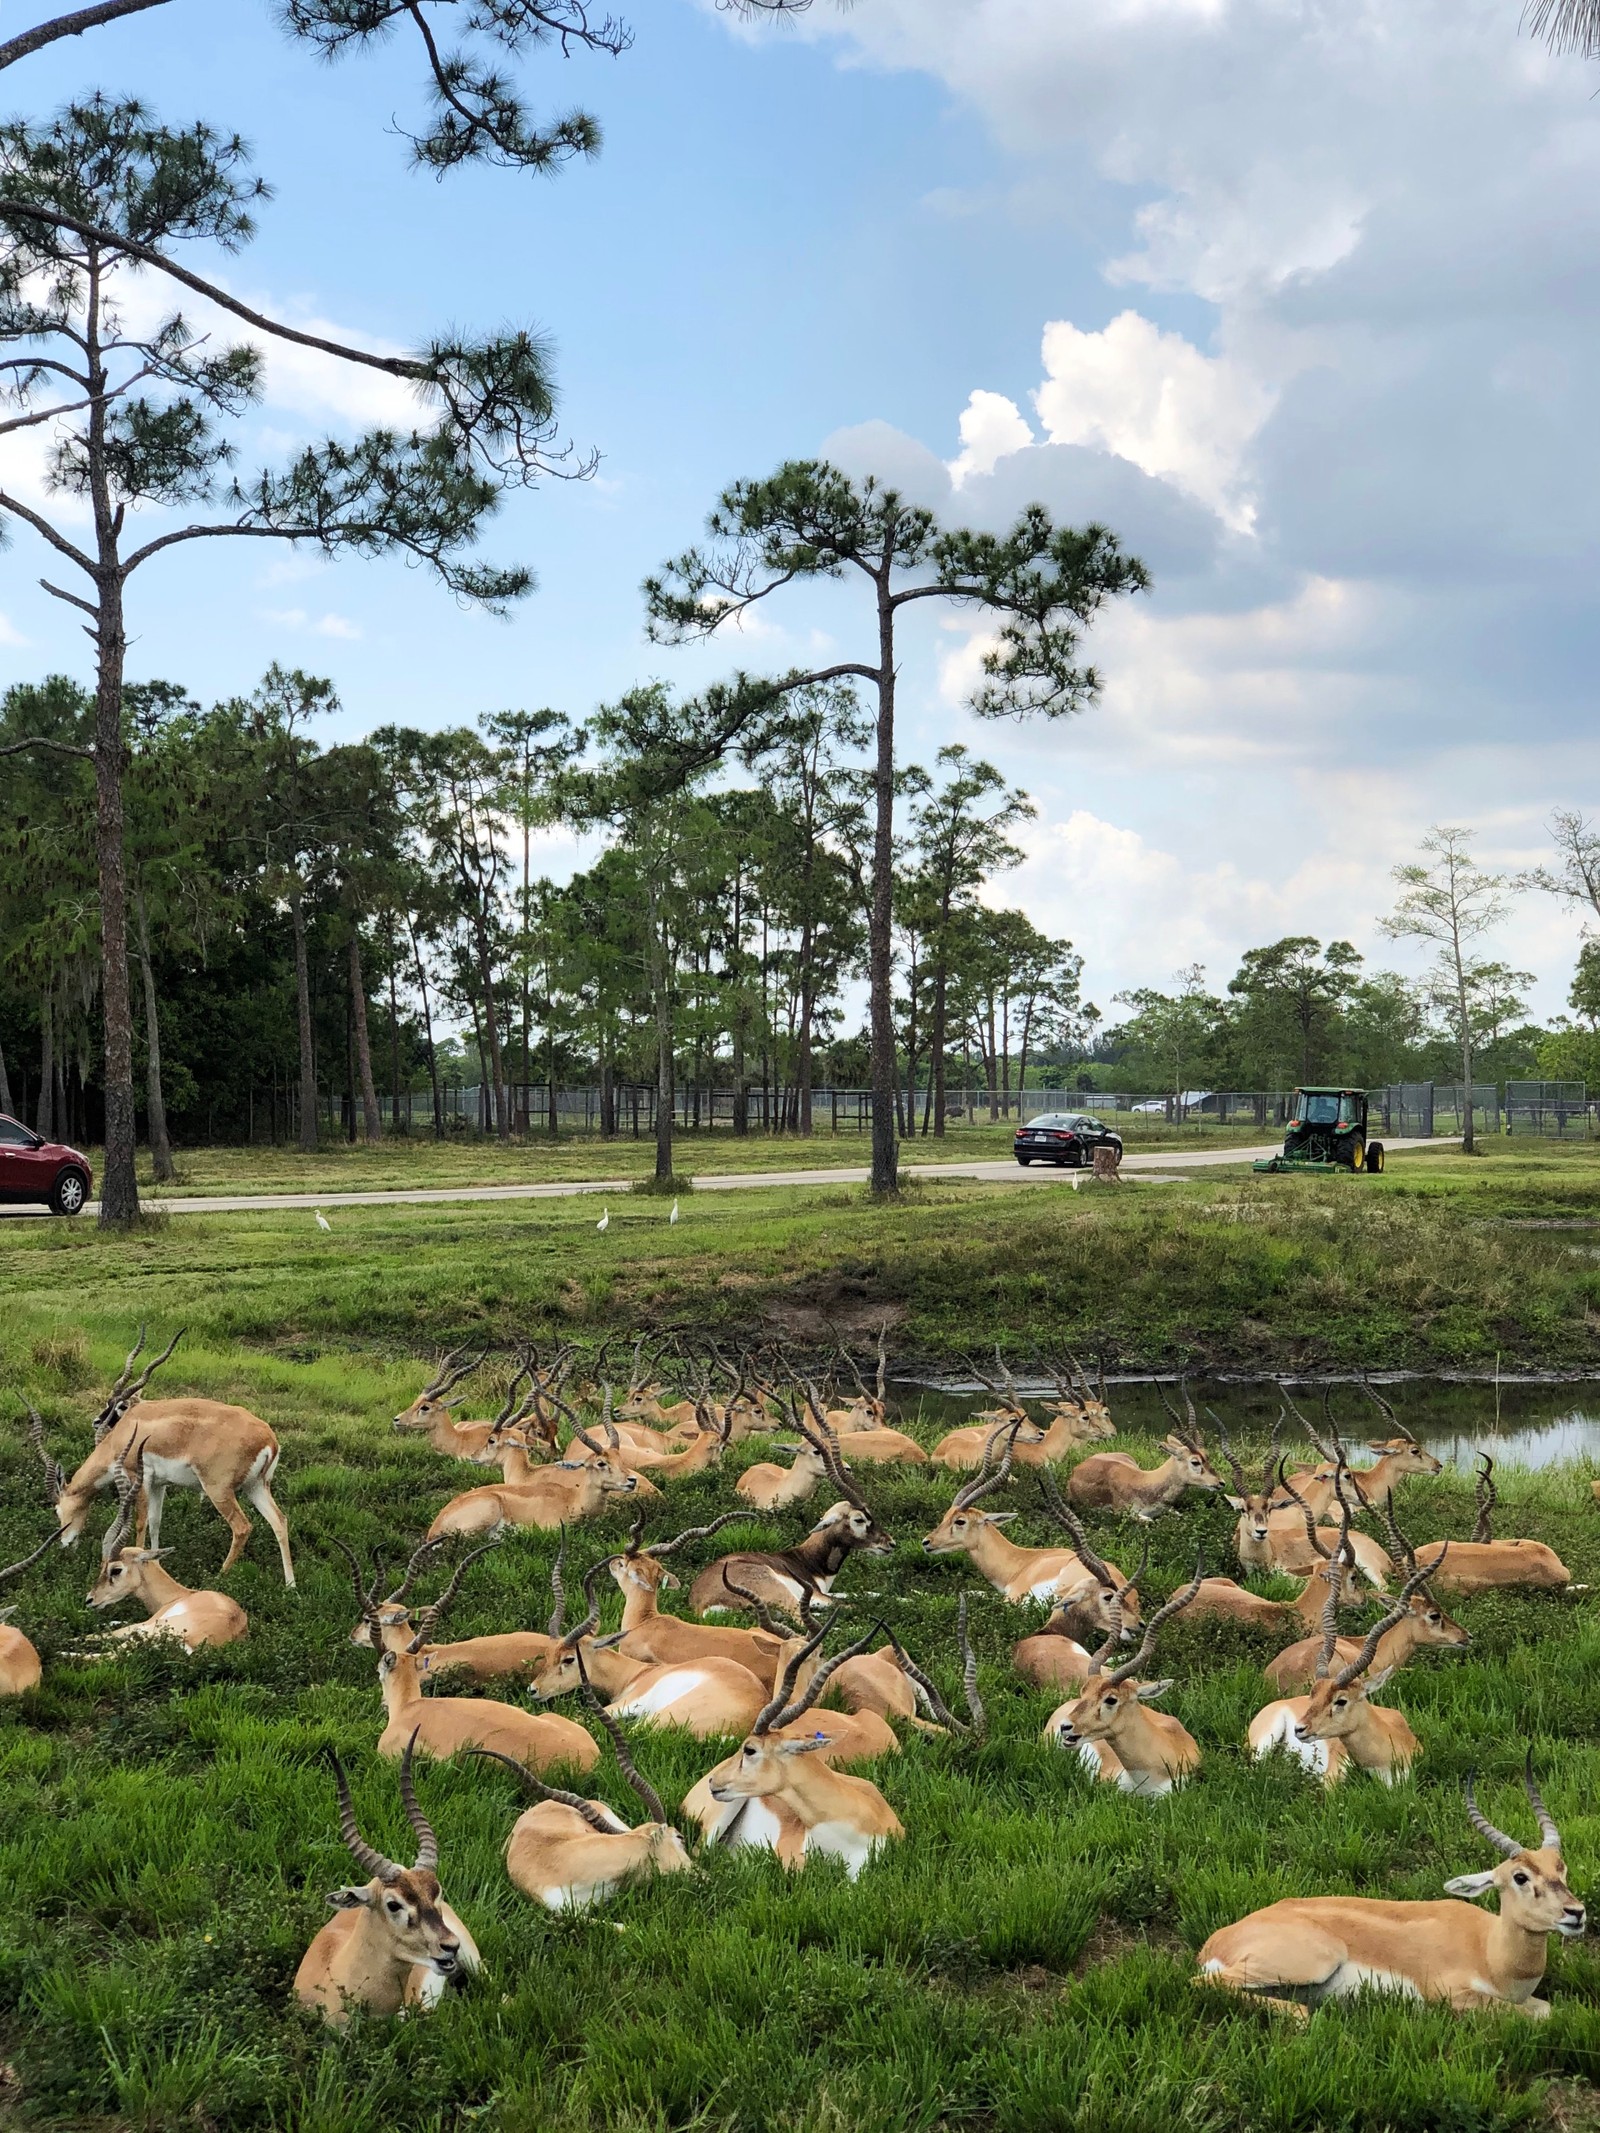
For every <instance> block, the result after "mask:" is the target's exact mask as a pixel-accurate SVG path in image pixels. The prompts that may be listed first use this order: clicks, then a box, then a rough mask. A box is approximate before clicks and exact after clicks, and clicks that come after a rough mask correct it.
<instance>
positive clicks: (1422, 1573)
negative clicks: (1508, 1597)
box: [1246, 1542, 1449, 1785]
mask: <svg viewBox="0 0 1600 2133" xmlns="http://www.w3.org/2000/svg"><path fill="white" fill-rule="evenodd" d="M1448 1545H1449V1543H1448V1542H1447V1543H1446V1546H1447V1547H1448ZM1441 1552H1442V1551H1441ZM1439 1559H1440V1558H1439V1557H1437V1556H1436V1557H1435V1558H1434V1559H1433V1561H1432V1562H1429V1563H1426V1564H1423V1565H1421V1566H1419V1567H1418V1568H1417V1569H1416V1570H1414V1571H1413V1572H1412V1573H1411V1575H1410V1577H1408V1578H1407V1579H1406V1582H1405V1584H1404V1585H1402V1587H1401V1588H1400V1592H1399V1594H1398V1596H1397V1598H1396V1601H1395V1604H1394V1605H1393V1606H1392V1607H1391V1608H1390V1609H1389V1612H1388V1613H1387V1614H1386V1615H1384V1616H1383V1617H1382V1619H1381V1620H1380V1621H1378V1622H1375V1623H1374V1624H1373V1626H1372V1628H1371V1629H1369V1630H1368V1631H1367V1634H1366V1636H1365V1638H1364V1639H1363V1640H1362V1642H1361V1644H1360V1645H1359V1646H1358V1647H1357V1649H1356V1652H1355V1655H1354V1656H1353V1657H1352V1658H1351V1659H1349V1660H1347V1661H1346V1662H1345V1664H1344V1665H1343V1666H1340V1667H1338V1668H1335V1665H1334V1651H1335V1646H1336V1643H1337V1635H1336V1627H1335V1620H1334V1615H1335V1609H1336V1608H1337V1605H1338V1595H1337V1593H1336V1592H1335V1591H1333V1590H1332V1589H1330V1591H1329V1593H1328V1599H1327V1605H1326V1608H1325V1610H1324V1615H1323V1627H1322V1649H1321V1650H1320V1651H1319V1653H1318V1654H1317V1661H1316V1671H1315V1683H1314V1686H1313V1688H1312V1690H1311V1693H1310V1695H1309V1696H1283V1697H1279V1698H1277V1699H1276V1700H1275V1701H1274V1702H1272V1703H1269V1704H1266V1705H1264V1706H1263V1707H1262V1709H1261V1710H1259V1711H1258V1712H1257V1713H1256V1715H1255V1717H1254V1718H1253V1719H1251V1721H1250V1730H1249V1733H1248V1735H1247V1736H1246V1738H1247V1740H1248V1742H1249V1747H1250V1753H1251V1754H1252V1755H1253V1756H1254V1757H1255V1758H1256V1759H1257V1761H1258V1762H1259V1761H1260V1759H1261V1758H1262V1757H1263V1756H1266V1755H1270V1754H1271V1753H1272V1751H1273V1749H1274V1748H1286V1749H1288V1751H1289V1752H1290V1754H1292V1755H1293V1756H1294V1757H1295V1759H1296V1760H1297V1761H1298V1762H1299V1763H1301V1764H1302V1765H1303V1766H1304V1767H1305V1768H1306V1769H1307V1770H1309V1771H1311V1772H1313V1773H1314V1774H1316V1775H1318V1776H1320V1777H1321V1779H1322V1781H1323V1783H1324V1784H1325V1785H1337V1784H1339V1783H1340V1782H1341V1781H1342V1779H1343V1778H1344V1777H1345V1776H1346V1775H1347V1774H1348V1772H1349V1770H1350V1767H1351V1765H1352V1764H1354V1765H1356V1766H1357V1767H1358V1768H1360V1769H1362V1770H1369V1771H1371V1773H1372V1775H1373V1776H1374V1777H1376V1778H1379V1779H1381V1780H1382V1782H1383V1783H1384V1784H1385V1785H1392V1784H1393V1783H1394V1781H1395V1779H1396V1778H1397V1777H1404V1776H1405V1775H1406V1773H1407V1771H1408V1770H1409V1769H1410V1768H1411V1765H1412V1764H1413V1763H1414V1762H1415V1761H1416V1759H1417V1757H1418V1756H1419V1755H1420V1754H1421V1753H1422V1743H1421V1741H1419V1740H1418V1738H1417V1736H1416V1734H1415V1733H1413V1732H1412V1730H1411V1728H1410V1726H1409V1725H1408V1724H1407V1723H1406V1719H1405V1715H1404V1713H1403V1712H1400V1711H1394V1710H1390V1709H1388V1708H1387V1707H1386V1706H1384V1705H1382V1704H1375V1703H1372V1702H1371V1701H1369V1698H1370V1697H1371V1696H1372V1694H1373V1693H1374V1692H1375V1691H1376V1690H1378V1689H1381V1688H1382V1687H1383V1685H1384V1683H1385V1682H1386V1681H1387V1680H1388V1678H1389V1676H1390V1674H1391V1673H1392V1672H1393V1671H1394V1669H1393V1667H1392V1666H1385V1667H1382V1668H1379V1669H1378V1670H1377V1671H1376V1672H1374V1673H1368V1671H1367V1669H1368V1668H1369V1667H1370V1666H1371V1665H1372V1662H1373V1656H1374V1654H1375V1653H1376V1651H1377V1649H1378V1646H1379V1645H1380V1644H1381V1643H1382V1642H1383V1639H1384V1638H1385V1637H1386V1636H1388V1635H1389V1633H1390V1632H1391V1631H1392V1630H1394V1629H1396V1628H1398V1626H1399V1625H1400V1624H1401V1623H1402V1622H1403V1621H1404V1620H1405V1618H1406V1616H1407V1615H1408V1614H1409V1612H1410V1608H1411V1595H1412V1594H1413V1593H1414V1592H1416V1591H1417V1590H1418V1588H1419V1587H1420V1586H1421V1585H1422V1583H1423V1581H1424V1580H1425V1579H1426V1578H1428V1577H1429V1576H1431V1575H1432V1573H1433V1572H1434V1571H1435V1570H1436V1569H1437V1567H1438V1562H1439Z"/></svg>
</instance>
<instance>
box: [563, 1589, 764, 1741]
mask: <svg viewBox="0 0 1600 2133" xmlns="http://www.w3.org/2000/svg"><path fill="white" fill-rule="evenodd" d="M606 1567H607V1566H606V1565H605V1564H604V1563H596V1564H594V1565H593V1567H592V1568H591V1569H590V1570H589V1572H588V1573H587V1575H586V1576H585V1578H584V1592H585V1594H586V1596H587V1598H588V1601H589V1611H588V1613H587V1614H586V1615H585V1617H584V1619H583V1620H582V1621H581V1622H580V1623H578V1625H577V1626H576V1628H574V1629H570V1630H568V1632H567V1634H566V1636H565V1637H563V1639H562V1640H561V1643H560V1644H559V1645H558V1646H557V1647H556V1649H555V1651H554V1652H553V1653H552V1654H551V1656H550V1658H549V1659H548V1660H547V1661H546V1662H545V1664H544V1665H543V1666H542V1667H541V1668H540V1670H539V1672H538V1673H537V1674H536V1675H535V1676H534V1678H533V1683H532V1686H531V1688H530V1689H529V1694H530V1695H531V1696H533V1697H534V1698H536V1699H537V1701H539V1702H541V1703H548V1702H550V1701H552V1700H553V1699H554V1698H555V1697H557V1696H571V1695H575V1694H576V1693H577V1692H578V1691H579V1690H580V1689H582V1688H583V1687H584V1686H585V1685H586V1684H590V1685H592V1686H593V1687H594V1688H595V1689H596V1691H597V1692H598V1693H599V1695H600V1696H601V1697H602V1698H603V1699H604V1700H605V1701H606V1702H607V1703H608V1704H609V1705H610V1706H611V1710H612V1714H613V1716H614V1717H617V1718H637V1719H640V1720H642V1721H644V1722H645V1723H646V1724H649V1725H657V1726H682V1727H683V1728H684V1729H685V1730H686V1731H687V1732H690V1733H692V1734H694V1735H695V1737H696V1739H698V1740H708V1739H713V1738H719V1737H724V1736H730V1735H731V1736H733V1737H735V1738H737V1736H738V1735H739V1734H741V1733H745V1732H748V1731H749V1729H750V1727H751V1725H752V1724H753V1723H754V1721H755V1717H756V1714H757V1712H759V1711H760V1710H761V1708H762V1706H763V1705H764V1704H765V1703H766V1701H767V1697H768V1694H769V1691H768V1689H767V1688H766V1686H765V1685H764V1684H763V1683H762V1682H761V1681H760V1680H758V1678H757V1677H756V1676H755V1675H754V1674H752V1673H751V1671H750V1669H749V1668H748V1667H747V1666H741V1665H740V1663H739V1661H738V1660H737V1659H724V1658H719V1657H714V1656H711V1655H709V1654H708V1655H706V1656H704V1657H701V1658H697V1659H690V1660H677V1661H671V1660H669V1661H667V1662H665V1663H661V1662H657V1661H652V1660H648V1659H635V1658H630V1657H629V1655H628V1654H627V1653H626V1652H623V1651H621V1650H619V1649H618V1648H617V1646H616V1645H615V1644H614V1643H613V1642H612V1641H611V1640H610V1639H606V1640H605V1641H603V1642H602V1641H598V1640H597V1637H596V1632H597V1631H598V1629H599V1627H600V1605H599V1601H598V1600H597V1598H596V1597H595V1585H596V1582H597V1581H598V1579H599V1578H600V1577H601V1576H602V1575H603V1574H604V1572H605V1569H606Z"/></svg>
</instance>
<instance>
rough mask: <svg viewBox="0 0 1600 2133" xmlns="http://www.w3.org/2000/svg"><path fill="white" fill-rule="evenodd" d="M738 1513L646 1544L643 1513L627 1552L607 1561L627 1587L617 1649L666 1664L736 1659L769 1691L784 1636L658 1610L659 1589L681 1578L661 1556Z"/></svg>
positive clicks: (700, 1537)
mask: <svg viewBox="0 0 1600 2133" xmlns="http://www.w3.org/2000/svg"><path fill="white" fill-rule="evenodd" d="M738 1516H739V1513H738V1512H737V1511H725V1512H724V1513H723V1514H722V1516H721V1517H720V1518H716V1519H713V1520H712V1522H711V1524H710V1525H709V1526H691V1527H690V1528H689V1530H688V1532H686V1533H680V1534H678V1535H677V1536H676V1538H675V1539H673V1540H667V1541H652V1542H651V1543H650V1544H649V1546H648V1547H644V1546H641V1545H640V1543H641V1541H642V1540H643V1536H644V1514H643V1512H641V1513H640V1514H639V1517H638V1519H637V1521H636V1522H635V1524H634V1528H633V1531H632V1533H631V1534H630V1535H629V1536H628V1542H627V1546H626V1547H625V1548H624V1550H623V1552H622V1554H621V1555H614V1556H612V1558H611V1560H610V1563H609V1564H608V1565H607V1567H608V1568H609V1570H610V1572H611V1575H612V1577H613V1579H614V1580H615V1581H616V1583H617V1585H618V1586H619V1587H620V1589H621V1592H622V1635H621V1638H620V1639H619V1641H618V1646H617V1649H618V1650H619V1651H622V1652H625V1653H626V1654H627V1655H628V1657H629V1658H631V1659H642V1660H646V1661H648V1662H650V1663H651V1664H653V1665H661V1666H664V1665H667V1664H669V1663H674V1664H683V1663H686V1662H690V1661H693V1660H697V1659H711V1658H715V1659H735V1660H737V1661H738V1662H739V1664H740V1665H741V1666H743V1667H747V1668H748V1669H749V1670H750V1672H751V1673H752V1674H754V1675H755V1677H756V1679H757V1680H758V1681H759V1682H760V1683H761V1684H762V1686H763V1688H764V1689H765V1690H766V1691H767V1692H768V1694H770V1693H771V1690H772V1684H773V1681H774V1680H775V1678H776V1676H777V1671H778V1668H779V1666H780V1664H781V1663H782V1659H783V1651H784V1639H783V1638H782V1637H781V1636H778V1635H774V1634H770V1633H769V1632H768V1631H766V1630H764V1629H734V1628H732V1627H727V1628H725V1627H724V1626H723V1625H722V1624H721V1623H720V1622H685V1621H683V1620H682V1619H681V1617H679V1616H677V1615H664V1614H662V1613H661V1612H660V1611H659V1598H660V1594H661V1593H662V1592H663V1591H672V1590H675V1589H676V1587H677V1583H678V1580H677V1579H676V1578H675V1577H674V1576H673V1574H672V1572H671V1571H670V1570H668V1568H667V1567H666V1564H665V1562H664V1561H663V1560H662V1558H663V1557H665V1556H668V1555H671V1554H672V1552H673V1550H674V1549H676V1548H681V1547H682V1546H683V1544H684V1542H685V1541H691V1540H704V1539H705V1538H706V1537H707V1535H709V1534H712V1533H715V1532H716V1531H717V1529H718V1528H719V1527H720V1526H725V1525H727V1524H728V1522H729V1521H730V1520H731V1519H736V1518H738Z"/></svg>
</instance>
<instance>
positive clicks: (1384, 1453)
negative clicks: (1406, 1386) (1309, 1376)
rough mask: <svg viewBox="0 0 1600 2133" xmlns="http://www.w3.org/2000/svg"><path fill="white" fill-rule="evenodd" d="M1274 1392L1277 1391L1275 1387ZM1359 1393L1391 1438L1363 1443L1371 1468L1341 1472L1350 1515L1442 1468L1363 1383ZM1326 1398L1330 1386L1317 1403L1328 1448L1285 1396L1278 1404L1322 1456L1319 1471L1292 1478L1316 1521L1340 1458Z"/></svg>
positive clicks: (1326, 1502) (1324, 1506)
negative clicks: (1386, 1426) (1379, 1416)
mask: <svg viewBox="0 0 1600 2133" xmlns="http://www.w3.org/2000/svg"><path fill="white" fill-rule="evenodd" d="M1279 1389H1280V1391H1282V1388H1281V1387H1280V1388H1279ZM1361 1389H1362V1391H1363V1392H1365V1393H1366V1395H1367V1397H1368V1399H1369V1400H1371V1401H1372V1403H1373V1404H1374V1406H1375V1407H1377V1409H1378V1410H1379V1412H1380V1413H1381V1414H1382V1415H1383V1417H1384V1419H1385V1420H1386V1421H1387V1422H1388V1424H1389V1427H1390V1430H1391V1432H1393V1434H1391V1435H1390V1436H1388V1437H1382V1438H1378V1439H1376V1440H1375V1441H1372V1442H1369V1444H1368V1446H1367V1449H1368V1451H1370V1452H1372V1453H1374V1454H1376V1457H1375V1460H1374V1463H1373V1464H1372V1465H1371V1466H1366V1467H1352V1466H1346V1467H1345V1476H1346V1482H1345V1486H1347V1487H1348V1489H1349V1491H1350V1492H1351V1495H1352V1498H1353V1500H1352V1503H1351V1509H1352V1510H1360V1509H1362V1508H1365V1509H1368V1510H1376V1509H1377V1507H1378V1506H1379V1504H1381V1503H1382V1501H1383V1499H1384V1498H1385V1496H1389V1495H1392V1494H1393V1493H1394V1489H1395V1485H1396V1483H1397V1482H1400V1481H1404V1480H1407V1479H1409V1478H1410V1477H1412V1476H1413V1475H1423V1476H1432V1475H1435V1474H1442V1473H1443V1472H1444V1462H1443V1461H1442V1460H1440V1459H1436V1458H1435V1457H1434V1455H1433V1453H1432V1452H1430V1451H1429V1450H1428V1449H1427V1448H1426V1446H1425V1445H1423V1444H1422V1443H1420V1442H1419V1441H1418V1439H1417V1438H1416V1437H1414V1436H1413V1435H1412V1434H1411V1432H1410V1430H1408V1429H1407V1428H1406V1426H1405V1424H1404V1423H1403V1422H1402V1421H1401V1420H1400V1418H1399V1416H1398V1415H1397V1414H1396V1413H1395V1411H1394V1409H1393V1408H1392V1407H1391V1406H1390V1405H1389V1402H1388V1401H1387V1400H1386V1399H1385V1398H1384V1397H1383V1395H1382V1394H1381V1393H1380V1392H1379V1391H1378V1390H1377V1388H1376V1387H1375V1386H1373V1385H1371V1384H1369V1383H1368V1382H1367V1381H1366V1379H1363V1380H1362V1385H1361ZM1332 1392H1333V1388H1332V1387H1331V1386H1326V1387H1324V1389H1323V1398H1322V1405H1323V1413H1324V1415H1325V1416H1326V1417H1327V1421H1328V1425H1329V1429H1330V1431H1331V1433H1332V1441H1331V1442H1324V1440H1323V1439H1322V1438H1321V1437H1320V1436H1319V1435H1318V1434H1317V1432H1316V1431H1315V1430H1314V1429H1313V1428H1312V1426H1311V1424H1310V1422H1309V1421H1308V1420H1307V1419H1306V1417H1305V1416H1304V1415H1303V1414H1302V1413H1301V1412H1300V1410H1299V1408H1298V1407H1296V1406H1295V1405H1294V1402H1293V1401H1292V1400H1290V1399H1289V1395H1288V1394H1287V1392H1284V1393H1283V1398H1284V1400H1285V1401H1286V1402H1287V1404H1288V1406H1289V1408H1290V1410H1291V1412H1292V1413H1293V1414H1294V1417H1295V1420H1296V1421H1297V1422H1299V1424H1300V1426H1301V1427H1302V1429H1304V1431H1305V1432H1306V1435H1307V1436H1308V1437H1310V1439H1311V1441H1312V1443H1313V1444H1314V1445H1315V1446H1316V1447H1317V1450H1318V1451H1319V1452H1320V1453H1321V1454H1322V1462H1321V1464H1320V1465H1318V1466H1315V1467H1313V1468H1312V1469H1311V1471H1310V1472H1309V1473H1308V1474H1297V1475H1296V1476H1295V1485H1296V1487H1297V1488H1298V1490H1299V1492H1300V1494H1301V1495H1302V1496H1303V1497H1304V1498H1305V1500H1306V1501H1307V1502H1308V1503H1309V1504H1310V1505H1311V1508H1312V1511H1313V1512H1314V1514H1315V1515H1316V1516H1317V1517H1318V1518H1321V1517H1323V1516H1325V1515H1326V1513H1327V1510H1328V1507H1329V1505H1330V1504H1331V1503H1332V1502H1333V1497H1334V1489H1335V1485H1336V1482H1337V1478H1338V1469H1339V1466H1340V1464H1341V1463H1342V1462H1343V1460H1344V1456H1345V1454H1344V1445H1343V1443H1342V1442H1341V1441H1340V1437H1339V1432H1338V1429H1337V1427H1336V1426H1335V1425H1334V1421H1333V1402H1332Z"/></svg>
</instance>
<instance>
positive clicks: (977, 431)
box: [948, 389, 1033, 489]
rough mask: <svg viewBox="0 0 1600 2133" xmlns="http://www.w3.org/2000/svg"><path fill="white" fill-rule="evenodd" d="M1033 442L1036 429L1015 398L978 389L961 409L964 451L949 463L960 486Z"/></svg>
mask: <svg viewBox="0 0 1600 2133" xmlns="http://www.w3.org/2000/svg"><path fill="white" fill-rule="evenodd" d="M1032 443H1033V432H1032V430H1031V429H1029V427H1028V424H1027V420H1026V418H1025V417H1024V415H1023V413H1022V410H1021V409H1020V408H1019V407H1018V406H1017V403H1016V402H1015V400H1008V399H1007V398H1006V396H1005V394H1004V393H989V392H984V391H982V390H981V389H979V390H978V391H975V392H974V393H973V394H972V396H971V398H970V399H969V400H968V401H967V404H966V406H965V407H964V408H963V409H962V410H961V450H960V451H959V452H958V453H957V455H956V457H955V458H954V459H952V460H950V461H949V462H948V466H949V469H950V479H951V481H952V482H953V483H954V484H955V486H956V487H957V488H958V489H959V488H961V487H962V485H963V484H964V483H965V482H966V481H967V480H968V479H969V478H970V477H971V476H972V475H974V474H992V473H993V472H994V469H995V467H996V466H997V465H998V463H999V462H1000V461H1001V460H1002V459H1005V458H1007V457H1008V456H1009V455H1010V454H1011V453H1012V452H1020V451H1022V450H1024V449H1025V448H1026V447H1027V446H1028V445H1030V444H1032Z"/></svg>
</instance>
